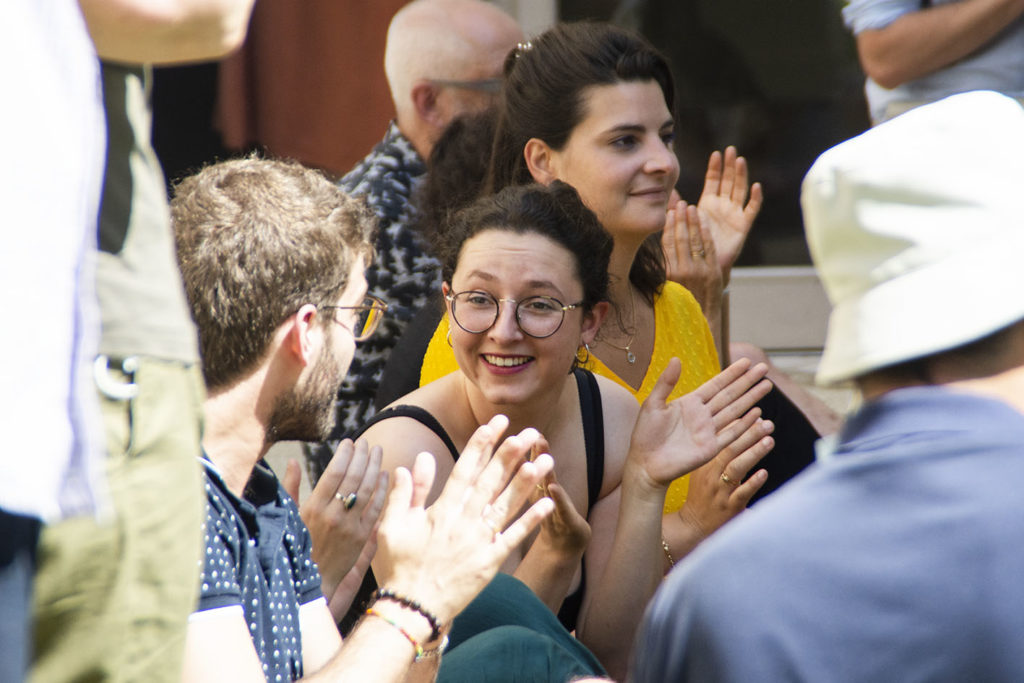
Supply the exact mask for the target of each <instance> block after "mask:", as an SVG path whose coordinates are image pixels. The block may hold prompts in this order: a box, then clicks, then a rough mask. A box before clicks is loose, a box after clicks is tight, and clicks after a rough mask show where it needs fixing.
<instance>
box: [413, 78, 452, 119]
mask: <svg viewBox="0 0 1024 683" xmlns="http://www.w3.org/2000/svg"><path fill="white" fill-rule="evenodd" d="M439 93H440V90H439V89H438V87H437V86H435V85H434V84H433V83H431V82H430V81H417V82H416V84H415V85H413V86H412V105H413V107H414V108H415V109H416V116H417V117H419V118H420V119H421V120H423V121H426V122H427V123H429V124H430V125H432V126H434V127H435V128H437V129H438V130H440V129H442V128H444V120H443V119H444V114H443V113H442V112H441V110H440V108H439V107H438V105H437V96H438V94H439Z"/></svg>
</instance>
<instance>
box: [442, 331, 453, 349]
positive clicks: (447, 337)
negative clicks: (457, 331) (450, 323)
mask: <svg viewBox="0 0 1024 683" xmlns="http://www.w3.org/2000/svg"><path fill="white" fill-rule="evenodd" d="M444 338H445V341H447V342H448V346H451V345H452V328H450V327H449V328H448V332H447V333H446V334H445V335H444Z"/></svg>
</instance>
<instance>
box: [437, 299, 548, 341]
mask: <svg viewBox="0 0 1024 683" xmlns="http://www.w3.org/2000/svg"><path fill="white" fill-rule="evenodd" d="M498 313H499V307H498V300H497V299H495V298H494V297H493V296H491V295H490V294H488V293H486V292H459V293H458V294H456V295H454V296H453V297H452V316H453V317H454V318H455V322H456V323H457V324H458V325H459V327H461V328H462V329H464V330H466V331H467V332H472V333H480V332H484V331H486V330H489V329H490V328H491V326H492V325H494V323H495V321H496V320H497V319H498ZM564 317H565V306H563V305H562V302H561V301H559V300H558V299H554V298H552V297H549V296H531V297H527V298H525V299H523V300H521V301H519V302H516V321H517V322H518V323H519V329H521V330H522V331H523V332H524V333H525V334H528V335H530V336H531V337H538V338H543V337H550V336H551V335H553V334H554V333H555V332H557V331H558V328H559V327H560V326H561V324H562V319H563V318H564Z"/></svg>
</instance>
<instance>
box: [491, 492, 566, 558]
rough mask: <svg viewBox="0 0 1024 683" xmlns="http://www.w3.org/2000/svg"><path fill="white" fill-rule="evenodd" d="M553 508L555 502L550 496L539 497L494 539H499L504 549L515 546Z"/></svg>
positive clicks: (531, 531)
mask: <svg viewBox="0 0 1024 683" xmlns="http://www.w3.org/2000/svg"><path fill="white" fill-rule="evenodd" d="M554 509H555V503H554V501H552V500H551V499H550V498H541V499H540V500H538V501H537V502H536V503H534V504H533V505H531V506H530V507H529V508H528V509H527V510H526V512H524V513H523V514H522V515H520V516H519V518H518V519H517V520H516V521H515V522H513V523H512V524H511V525H509V527H508V528H507V529H505V531H504V532H502V533H501V534H499V535H498V536H497V538H496V539H495V540H498V539H500V541H501V543H502V546H503V547H504V548H506V549H511V548H515V547H516V546H518V545H519V544H520V543H522V542H523V541H525V540H526V537H527V536H529V535H530V534H531V533H533V530H534V529H536V528H537V525H538V524H540V523H541V521H542V520H543V519H544V518H545V517H547V516H548V515H550V514H551V513H552V512H553V511H554Z"/></svg>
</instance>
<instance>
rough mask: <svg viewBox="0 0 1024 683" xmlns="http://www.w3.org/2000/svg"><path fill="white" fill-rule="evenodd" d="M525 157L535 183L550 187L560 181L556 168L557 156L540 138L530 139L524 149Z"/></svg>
mask: <svg viewBox="0 0 1024 683" xmlns="http://www.w3.org/2000/svg"><path fill="white" fill-rule="evenodd" d="M523 157H524V158H525V159H526V168H528V169H529V170H530V175H531V176H533V180H534V182H538V183H540V184H541V185H550V184H551V183H552V182H553V181H555V180H557V179H558V175H557V173H556V168H555V161H556V159H555V157H556V154H555V151H554V150H553V149H551V147H549V146H548V143H546V142H544V141H543V140H541V139H539V138H530V139H529V140H528V141H527V142H526V146H525V147H523Z"/></svg>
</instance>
